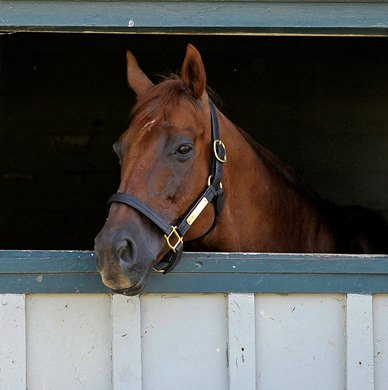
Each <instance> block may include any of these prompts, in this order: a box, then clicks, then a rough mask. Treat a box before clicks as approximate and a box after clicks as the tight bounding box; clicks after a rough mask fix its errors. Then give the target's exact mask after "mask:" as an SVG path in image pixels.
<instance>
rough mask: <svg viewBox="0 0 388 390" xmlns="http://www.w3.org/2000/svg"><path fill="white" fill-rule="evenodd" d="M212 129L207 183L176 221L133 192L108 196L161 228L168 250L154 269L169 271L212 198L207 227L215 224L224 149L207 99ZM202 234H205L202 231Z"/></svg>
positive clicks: (224, 155)
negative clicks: (211, 214)
mask: <svg viewBox="0 0 388 390" xmlns="http://www.w3.org/2000/svg"><path fill="white" fill-rule="evenodd" d="M209 107H210V119H211V132H212V142H213V154H212V156H213V157H212V163H211V173H210V176H209V179H208V186H207V188H206V189H205V190H204V191H203V193H202V194H201V195H200V197H199V198H198V199H197V201H196V202H195V203H194V204H193V205H192V206H191V207H190V208H189V210H188V211H187V212H186V214H184V216H183V217H182V218H181V219H180V222H179V223H177V225H175V226H172V225H170V224H169V223H168V222H167V221H166V220H165V219H164V218H162V217H161V216H160V215H158V214H157V213H156V212H155V211H154V210H152V209H151V208H150V207H149V206H147V205H146V204H144V203H143V202H142V201H141V200H139V199H138V198H136V197H135V196H132V195H128V194H125V193H121V192H118V193H116V194H113V195H112V196H111V197H110V198H109V200H108V204H107V205H108V209H109V207H110V205H111V204H112V203H124V204H125V205H127V206H129V207H132V208H134V209H136V210H137V211H139V212H140V213H141V214H143V215H144V216H145V217H147V218H148V219H149V220H150V221H151V222H153V223H154V224H155V225H156V226H157V227H158V228H159V229H160V230H162V231H163V232H164V238H165V240H166V242H167V245H168V247H169V248H170V251H169V252H168V253H167V254H166V255H165V256H164V257H163V259H162V260H161V261H160V262H159V263H158V265H159V264H161V263H162V264H164V265H163V266H162V267H158V268H156V267H154V270H155V271H157V272H163V273H168V272H170V271H172V270H173V269H174V267H175V266H176V265H177V264H178V262H179V260H180V259H181V257H182V252H183V236H184V235H185V234H186V233H187V231H188V230H189V229H190V227H191V225H192V224H193V223H194V221H195V220H196V219H197V218H198V217H199V215H200V214H201V213H202V211H203V210H204V209H205V207H206V206H207V205H208V204H209V203H210V202H212V201H213V200H214V205H215V212H216V215H215V218H214V222H213V224H212V226H211V227H210V229H209V230H208V231H207V232H206V233H205V234H207V233H208V232H209V231H211V230H212V229H213V228H214V226H215V225H216V224H217V222H218V219H219V215H220V213H221V211H222V207H223V189H222V183H221V179H222V164H223V163H224V162H226V149H225V145H224V144H223V142H222V141H221V140H220V129H219V125H218V118H217V113H216V108H215V106H214V103H213V102H212V101H211V100H210V99H209ZM205 234H204V235H205Z"/></svg>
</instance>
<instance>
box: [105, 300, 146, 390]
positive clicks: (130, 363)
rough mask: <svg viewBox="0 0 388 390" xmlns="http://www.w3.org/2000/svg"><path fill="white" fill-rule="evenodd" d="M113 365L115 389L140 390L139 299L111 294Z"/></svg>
mask: <svg viewBox="0 0 388 390" xmlns="http://www.w3.org/2000/svg"><path fill="white" fill-rule="evenodd" d="M111 315H112V333H113V334H112V362H113V374H112V376H113V388H114V389H115V390H125V389H131V390H142V364H141V363H142V359H141V315H140V298H139V297H138V296H137V297H125V296H122V295H113V296H112V301H111Z"/></svg>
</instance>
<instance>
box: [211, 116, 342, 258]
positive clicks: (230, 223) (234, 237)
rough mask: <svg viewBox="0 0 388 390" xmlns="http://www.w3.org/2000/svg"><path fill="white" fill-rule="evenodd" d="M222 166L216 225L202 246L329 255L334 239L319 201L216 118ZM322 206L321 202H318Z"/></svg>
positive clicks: (262, 151) (288, 171) (281, 166)
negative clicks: (222, 195) (225, 154)
mask: <svg viewBox="0 0 388 390" xmlns="http://www.w3.org/2000/svg"><path fill="white" fill-rule="evenodd" d="M220 126H221V137H222V139H223V141H224V142H225V144H226V147H227V152H228V162H227V163H226V164H225V169H224V178H223V183H224V188H225V205H224V210H223V212H222V215H221V219H220V223H219V224H218V226H217V228H216V229H214V232H213V234H211V235H210V236H209V237H208V238H207V239H205V240H204V244H205V245H206V246H207V248H208V249H211V250H219V251H222V250H225V251H260V252H330V251H331V250H334V246H335V240H334V238H333V236H332V234H331V232H330V229H329V227H328V226H327V224H326V222H325V217H324V213H323V212H322V211H321V210H320V207H319V206H320V202H321V201H320V200H319V198H318V196H315V195H314V193H313V192H312V191H309V190H308V189H307V188H304V187H303V186H302V183H301V180H299V179H298V177H297V176H296V175H295V174H294V173H293V171H292V170H291V168H289V167H287V166H286V165H285V164H283V163H281V162H280V161H279V160H278V159H277V158H276V157H275V156H273V155H272V154H271V153H270V152H269V151H267V150H266V149H265V148H263V147H261V146H260V145H258V144H256V143H255V142H254V141H253V140H251V139H250V137H249V136H248V135H247V134H246V133H244V132H243V131H242V130H240V129H238V128H237V127H236V126H235V125H234V124H232V123H231V122H230V121H229V120H228V119H227V118H226V117H224V116H223V115H220ZM322 203H323V201H322Z"/></svg>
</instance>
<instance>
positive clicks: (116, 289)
mask: <svg viewBox="0 0 388 390" xmlns="http://www.w3.org/2000/svg"><path fill="white" fill-rule="evenodd" d="M150 271H151V269H149V270H147V271H144V273H142V274H140V273H135V274H131V275H125V273H124V274H123V275H121V277H120V279H121V280H122V283H119V284H116V285H112V284H108V283H105V282H104V284H105V285H106V286H107V287H109V288H110V290H111V291H112V292H113V293H114V294H121V295H127V296H132V295H138V294H140V293H141V292H142V291H143V290H144V288H145V286H146V283H147V279H148V275H149V273H150Z"/></svg>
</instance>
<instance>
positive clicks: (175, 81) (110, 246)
mask: <svg viewBox="0 0 388 390" xmlns="http://www.w3.org/2000/svg"><path fill="white" fill-rule="evenodd" d="M127 77H128V83H129V86H130V87H131V88H132V89H133V91H134V92H135V93H136V95H137V103H136V105H135V106H134V108H133V110H132V114H131V121H130V125H129V128H128V129H127V130H126V131H125V132H124V133H123V134H122V135H121V136H120V137H119V139H118V140H117V141H116V142H115V144H114V146H113V148H114V151H115V153H116V154H117V156H118V159H119V161H120V165H121V174H120V175H121V180H120V185H119V187H118V191H117V193H116V194H115V195H113V196H112V198H111V199H110V201H109V206H110V208H109V214H108V218H107V221H106V223H105V225H104V226H103V228H102V230H101V231H100V233H99V234H98V235H97V237H96V239H95V250H96V255H97V268H98V270H99V271H100V273H101V276H102V280H103V283H104V284H105V285H106V286H107V287H109V288H111V289H112V290H114V291H118V292H120V293H124V294H128V295H133V294H138V293H139V292H141V291H142V290H143V288H144V286H145V282H146V280H147V277H148V275H149V273H150V271H151V270H152V269H153V268H154V267H157V265H158V264H159V263H160V262H161V260H162V259H164V258H166V256H167V257H170V255H171V254H172V256H173V257H174V256H175V257H176V256H180V253H181V251H182V246H183V245H182V244H183V239H184V240H185V242H186V241H191V240H195V239H198V238H199V237H202V236H204V235H206V234H207V232H209V230H211V228H212V227H213V225H214V222H215V219H216V214H217V210H216V209H217V207H213V206H212V205H209V206H208V204H209V203H212V202H213V203H217V202H214V199H216V198H220V197H221V196H220V195H221V193H222V184H221V183H220V178H217V179H216V180H215V178H214V177H211V176H209V172H210V173H211V172H212V168H211V167H212V166H213V170H214V169H216V170H220V169H221V168H220V167H217V166H216V165H217V164H218V165H220V164H221V163H222V162H224V161H225V147H224V145H223V143H222V142H221V141H219V140H213V139H212V138H214V136H213V135H212V130H214V129H212V128H213V127H214V126H216V127H218V124H217V123H214V122H217V119H216V118H214V117H216V113H215V108H214V106H213V105H212V103H211V104H210V105H209V97H208V94H207V92H206V73H205V68H204V65H203V62H202V59H201V56H200V54H199V52H198V51H197V50H196V49H195V48H194V47H193V46H192V45H189V46H188V47H187V52H186V56H185V58H184V62H183V66H182V71H181V77H172V78H170V79H166V80H164V81H162V82H161V83H159V84H157V85H154V84H153V83H152V81H151V80H150V79H149V78H148V77H147V76H146V75H145V74H144V72H143V71H142V70H141V69H140V67H139V65H138V63H137V61H136V59H135V58H134V56H133V55H132V54H131V53H130V52H127ZM212 122H213V123H212ZM216 130H217V131H218V129H216ZM213 150H214V151H213ZM214 156H216V157H217V161H216V163H214V161H213V160H215V158H214ZM215 166H216V167H215ZM217 175H219V173H217V172H215V173H214V174H213V176H217ZM182 218H183V219H182ZM189 228H190V229H189ZM183 235H184V237H183ZM177 252H179V253H177ZM169 261H170V262H171V261H172V263H170V265H168V266H167V268H172V265H175V261H176V259H175V260H169Z"/></svg>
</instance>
